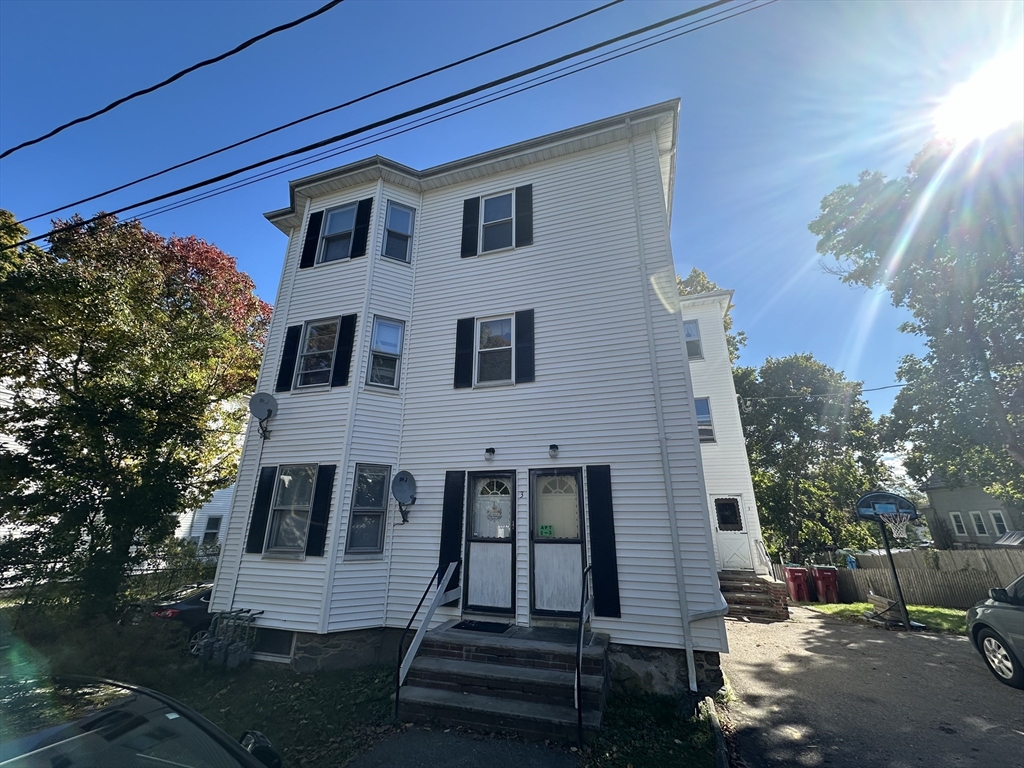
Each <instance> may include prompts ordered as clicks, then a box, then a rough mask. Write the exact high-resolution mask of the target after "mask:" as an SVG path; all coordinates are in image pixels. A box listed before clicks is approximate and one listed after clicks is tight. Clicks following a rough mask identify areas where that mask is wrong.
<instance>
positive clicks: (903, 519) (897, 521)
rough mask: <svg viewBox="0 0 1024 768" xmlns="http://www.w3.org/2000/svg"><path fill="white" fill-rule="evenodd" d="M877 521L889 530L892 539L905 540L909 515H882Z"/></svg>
mask: <svg viewBox="0 0 1024 768" xmlns="http://www.w3.org/2000/svg"><path fill="white" fill-rule="evenodd" d="M878 519H879V520H881V521H882V522H883V523H885V524H886V525H887V526H889V530H890V531H891V532H892V535H893V536H894V537H896V538H898V539H905V538H907V523H909V522H910V515H907V514H904V513H902V512H896V513H883V514H879V515H878Z"/></svg>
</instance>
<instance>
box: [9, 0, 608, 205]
mask: <svg viewBox="0 0 1024 768" xmlns="http://www.w3.org/2000/svg"><path fill="white" fill-rule="evenodd" d="M623 1H624V0H611V2H608V3H605V4H604V5H601V6H598V7H597V8H593V9H591V10H589V11H586V12H585V13H580V14H577V15H576V16H572V17H571V18H568V19H565V20H564V21H560V22H558V23H557V24H552V25H550V26H547V27H544V28H543V29H538V30H537V31H536V32H531V33H530V34H528V35H523V36H522V37H517V38H516V39H515V40H509V41H508V42H505V43H502V44H501V45H496V46H494V47H492V48H488V49H487V50H485V51H480V52H479V53H474V54H473V55H472V56H467V57H465V58H463V59H459V60H458V61H453V62H451V63H450V64H445V65H444V66H441V67H436V68H434V69H431V70H429V71H428V72H422V73H420V74H418V75H415V76H413V77H409V78H406V79H405V80H400V81H399V82H397V83H392V84H391V85H388V86H385V87H383V88H378V89H377V90H376V91H371V92H370V93H366V94H363V95H362V96H358V97H356V98H354V99H350V100H349V101H346V102H343V103H341V104H336V105H335V106H333V107H328V108H327V109H322V110H320V111H319V112H313V113H312V114H309V115H306V116H305V117H300V118H298V119H296V120H292V121H291V122H288V123H284V124H283V125H279V126H277V127H276V128H271V129H269V130H266V131H263V132H262V133H257V134H255V135H253V136H250V137H249V138H247V139H242V140H240V141H236V142H234V143H233V144H228V145H227V146H224V147H221V148H220V149H215V150H213V151H212V152H207V153H206V154H203V155H199V156H198V157H193V158H192V159H190V160H185V161H184V162H181V163H177V164H175V165H171V166H169V167H167V168H164V169H163V170H161V171H156V172H154V173H150V174H149V175H147V176H142V177H140V178H138V179H135V180H134V181H129V182H127V183H125V184H121V185H119V186H116V187H111V188H110V189H107V190H104V191H103V192H98V193H96V194H94V195H90V196H89V197H83V198H82V199H81V200H75V201H74V202H71V203H67V204H65V205H61V206H58V207H57V208H52V209H50V210H49V211H43V212H42V213H37V214H36V215H34V216H29V217H28V218H25V219H22V220H21V221H20V222H18V223H19V224H22V225H24V224H26V223H27V222H30V221H35V220H36V219H41V218H43V217H44V216H51V215H52V214H55V213H59V212H60V211H63V210H66V209H68V208H75V207H77V206H79V205H82V204H83V203H89V202H92V201H93V200H96V199H98V198H101V197H106V196H107V195H111V194H113V193H114V192H120V191H121V190H124V189H128V188H129V187H134V186H135V185H136V184H141V183H142V182H144V181H149V180H151V179H155V178H157V177H159V176H163V175H164V174H167V173H170V172H171V171H176V170H178V169H179V168H184V167H186V166H188V165H192V164H193V163H198V162H200V161H202V160H207V159H208V158H211V157H214V156H215V155H219V154H222V153H223V152H227V151H229V150H232V149H237V148H238V147H241V146H243V145H245V144H249V143H251V142H253V141H256V140H257V139H262V138H265V137H266V136H270V135H271V134H274V133H278V132H279V131H283V130H285V129H287V128H292V127H294V126H296V125H299V124H301V123H305V122H307V121H309V120H313V119H314V118H317V117H323V116H324V115H327V114H330V113H331V112H336V111H338V110H339V109H344V108H346V107H350V106H352V105H353V104H358V103H359V102H361V101H366V100H367V99H370V98H373V97H374V96H379V95H380V94H382V93H387V92H388V91H393V90H394V89H396V88H400V87H401V86H403V85H408V84H409V83H414V82H416V81H417V80H422V79H424V78H426V77H430V76H431V75H436V74H437V73H439V72H444V71H445V70H448V69H452V68H454V67H458V66H461V65H462V64H466V63H468V62H470V61H473V60H475V59H479V58H482V57H484V56H488V55H490V54H492V53H495V52H496V51H500V50H502V49H504V48H509V47H511V46H513V45H518V44H519V43H522V42H524V41H526V40H529V39H531V38H534V37H539V36H540V35H543V34H545V33H547V32H551V31H552V30H555V29H558V28H559V27H564V26H566V25H568V24H572V23H573V22H576V21H579V20H580V19H583V18H586V17H587V16H592V15H593V14H595V13H599V12H601V11H603V10H605V9H607V8H610V7H612V6H613V5H618V4H619V3H621V2H623Z"/></svg>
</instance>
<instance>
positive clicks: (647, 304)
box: [626, 118, 697, 691]
mask: <svg viewBox="0 0 1024 768" xmlns="http://www.w3.org/2000/svg"><path fill="white" fill-rule="evenodd" d="M626 128H627V131H628V133H629V167H630V180H631V182H632V186H633V214H634V219H635V222H636V239H637V247H638V248H639V251H640V287H641V290H642V296H643V302H644V319H645V321H646V323H647V344H648V347H649V349H650V356H651V375H652V376H653V378H654V408H655V412H656V414H657V420H658V444H659V447H660V448H661V468H662V473H663V475H664V478H665V498H666V501H667V502H668V521H669V528H670V530H671V534H672V555H673V562H674V564H675V567H676V584H677V586H678V590H677V591H678V593H679V614H680V621H681V623H682V627H683V643H684V644H685V651H686V671H687V676H688V677H689V682H690V690H691V691H696V690H697V670H696V668H695V665H696V662H695V661H694V655H693V633H692V631H691V628H690V605H689V600H688V597H687V595H686V582H685V579H684V575H683V561H682V555H681V554H680V551H679V521H678V520H677V519H676V505H675V495H674V494H673V492H672V467H671V465H670V463H669V453H668V443H667V438H666V435H665V416H664V410H663V407H662V402H661V379H660V378H659V375H658V356H657V350H656V348H655V344H654V319H653V317H652V316H651V296H650V290H651V289H650V283H649V281H648V276H647V253H646V249H645V248H644V233H643V226H642V224H641V219H640V188H639V183H638V181H637V174H636V150H635V148H634V146H633V135H632V125H631V123H630V120H629V119H628V118H627V119H626Z"/></svg>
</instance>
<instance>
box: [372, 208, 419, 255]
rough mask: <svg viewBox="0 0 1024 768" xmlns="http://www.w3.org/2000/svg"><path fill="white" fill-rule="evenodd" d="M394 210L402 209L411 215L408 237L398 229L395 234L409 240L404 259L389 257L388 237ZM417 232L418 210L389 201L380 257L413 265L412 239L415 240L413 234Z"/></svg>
mask: <svg viewBox="0 0 1024 768" xmlns="http://www.w3.org/2000/svg"><path fill="white" fill-rule="evenodd" d="M394 208H401V209H402V210H403V211H406V212H408V214H409V234H408V235H406V234H405V232H399V231H398V230H397V229H396V230H394V232H395V234H397V235H401V236H402V237H408V238H409V242H408V243H406V247H405V258H404V259H400V258H398V257H397V256H389V255H388V235H389V234H390V233H391V231H392V230H391V211H392V209H394ZM415 232H416V209H415V208H413V207H411V206H408V205H403V204H402V203H398V202H395V201H394V200H388V207H387V214H386V215H385V216H384V237H382V238H381V240H380V255H381V256H383V257H384V258H386V259H390V260H391V261H398V262H401V263H403V264H411V263H412V238H413V234H414V233H415Z"/></svg>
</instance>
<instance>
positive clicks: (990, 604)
mask: <svg viewBox="0 0 1024 768" xmlns="http://www.w3.org/2000/svg"><path fill="white" fill-rule="evenodd" d="M967 634H968V635H969V636H970V638H971V641H972V642H973V643H974V647H975V648H977V649H978V652H979V653H980V654H981V658H983V659H984V660H985V663H986V664H987V665H988V668H989V669H990V670H991V671H992V674H993V675H995V676H996V680H998V681H999V682H1001V683H1005V684H1006V685H1012V686H1013V687H1014V688H1024V575H1021V577H1020V578H1018V579H1017V580H1016V581H1014V582H1013V583H1012V584H1010V586H1008V587H1007V588H1006V589H999V588H996V589H990V590H989V591H988V600H982V601H981V602H980V603H978V604H977V605H976V606H974V607H973V608H971V609H970V610H969V611H967Z"/></svg>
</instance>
